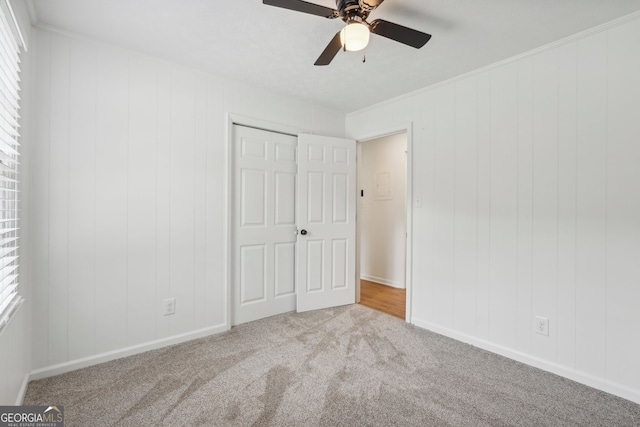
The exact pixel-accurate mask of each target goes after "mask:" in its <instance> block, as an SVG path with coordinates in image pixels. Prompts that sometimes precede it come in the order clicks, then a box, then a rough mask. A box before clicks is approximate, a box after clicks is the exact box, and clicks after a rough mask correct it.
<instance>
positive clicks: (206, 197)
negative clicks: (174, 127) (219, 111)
mask: <svg viewBox="0 0 640 427" xmlns="http://www.w3.org/2000/svg"><path fill="white" fill-rule="evenodd" d="M205 82H206V84H205V93H206V97H205V99H204V113H205V116H204V224H203V227H204V265H203V266H202V268H203V269H204V271H203V273H204V274H203V279H204V324H205V326H208V324H209V322H208V321H207V320H208V319H207V317H208V316H207V313H208V312H209V307H208V306H207V303H208V302H209V269H208V268H207V262H208V260H209V256H208V253H209V130H210V129H209V114H210V111H209V98H210V96H211V78H210V77H207V78H206V80H205Z"/></svg>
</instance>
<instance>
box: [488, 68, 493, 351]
mask: <svg viewBox="0 0 640 427" xmlns="http://www.w3.org/2000/svg"><path fill="white" fill-rule="evenodd" d="M492 123H493V79H492V78H491V73H489V169H488V170H489V179H488V182H489V242H488V248H489V250H488V254H487V259H488V262H487V265H488V267H489V277H488V281H487V285H488V286H487V338H488V340H489V341H491V315H490V313H491V284H492V280H491V271H492V268H491V267H492V266H491V230H492V228H493V227H492V222H493V218H492V216H493V215H492V203H491V202H492V197H491V196H492V191H493V186H492V185H491V184H492V182H491V158H492V156H493V152H492V148H493V126H492Z"/></svg>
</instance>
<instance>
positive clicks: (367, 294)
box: [360, 280, 407, 320]
mask: <svg viewBox="0 0 640 427" xmlns="http://www.w3.org/2000/svg"><path fill="white" fill-rule="evenodd" d="M406 292H407V291H406V289H397V288H393V287H391V286H386V285H381V284H380V283H375V282H369V281H368V280H360V304H362V305H364V306H365V307H369V308H373V309H374V310H378V311H382V312H383V313H387V314H390V315H392V316H395V317H399V318H401V319H403V320H404V319H405V317H406V313H405V310H406V301H407V293H406Z"/></svg>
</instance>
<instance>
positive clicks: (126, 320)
mask: <svg viewBox="0 0 640 427" xmlns="http://www.w3.org/2000/svg"><path fill="white" fill-rule="evenodd" d="M126 58H127V142H126V144H127V158H126V159H125V168H124V170H125V174H126V175H125V192H126V194H125V198H124V203H125V208H124V221H125V226H124V233H125V234H124V243H125V244H124V250H125V255H124V262H125V266H124V292H125V296H124V341H125V345H129V331H130V328H129V195H130V179H129V178H130V177H129V164H130V162H131V54H127V57H126Z"/></svg>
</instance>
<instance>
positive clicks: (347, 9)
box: [336, 0, 369, 22]
mask: <svg viewBox="0 0 640 427" xmlns="http://www.w3.org/2000/svg"><path fill="white" fill-rule="evenodd" d="M336 7H337V9H338V11H339V12H340V18H342V20H343V21H344V22H349V21H363V20H365V19H367V16H368V15H369V11H368V10H365V9H364V8H361V7H360V0H336Z"/></svg>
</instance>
